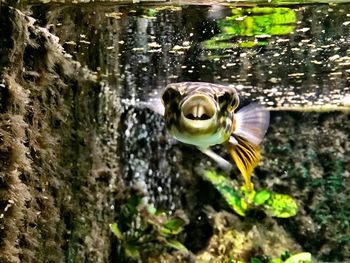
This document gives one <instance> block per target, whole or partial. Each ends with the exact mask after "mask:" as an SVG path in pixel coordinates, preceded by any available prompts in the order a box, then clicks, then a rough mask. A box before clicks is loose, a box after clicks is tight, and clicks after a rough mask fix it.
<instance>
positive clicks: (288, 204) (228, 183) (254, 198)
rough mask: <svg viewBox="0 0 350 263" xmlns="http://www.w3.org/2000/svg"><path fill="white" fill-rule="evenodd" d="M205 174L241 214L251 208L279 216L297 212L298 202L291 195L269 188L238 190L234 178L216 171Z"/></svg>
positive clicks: (288, 215)
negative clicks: (275, 191) (231, 178)
mask: <svg viewBox="0 0 350 263" xmlns="http://www.w3.org/2000/svg"><path fill="white" fill-rule="evenodd" d="M203 174H204V178H205V179H206V180H209V181H210V182H211V183H212V184H213V185H214V187H215V188H216V189H217V190H218V191H219V192H220V194H221V195H222V196H223V198H224V199H225V200H226V202H227V203H228V204H229V205H230V206H231V208H232V209H233V210H234V211H235V212H236V213H237V214H239V215H241V216H245V215H246V212H247V211H248V210H250V209H261V210H263V211H264V212H265V213H266V214H268V215H271V216H273V217H278V218H288V217H291V216H295V215H296V214H297V211H298V206H297V203H296V201H295V200H294V199H293V197H291V196H289V195H286V194H279V193H274V192H272V191H270V190H267V189H262V190H259V191H255V190H252V191H247V190H246V189H245V187H244V186H243V187H241V188H240V189H239V190H238V189H235V188H234V184H233V181H232V180H230V179H229V178H227V177H225V176H223V175H221V174H218V173H216V172H215V171H205V172H204V173H203Z"/></svg>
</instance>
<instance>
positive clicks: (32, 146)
mask: <svg viewBox="0 0 350 263" xmlns="http://www.w3.org/2000/svg"><path fill="white" fill-rule="evenodd" d="M1 13H2V15H1V16H0V24H1V29H0V30H1V33H6V34H2V36H6V37H2V39H1V40H0V54H1V60H0V69H1V71H0V83H1V86H0V102H1V107H0V182H1V183H0V217H1V218H0V261H1V262H4V263H7V262H11V263H12V262H63V261H66V262H107V261H108V256H109V250H110V232H109V228H108V223H106V221H109V220H110V221H112V219H113V217H114V211H113V210H111V209H106V208H105V207H106V204H111V203H112V204H113V202H114V200H113V199H112V197H111V196H114V193H113V192H112V191H108V190H107V191H106V189H107V188H108V185H109V184H110V183H111V180H113V181H115V180H116V179H115V177H116V174H115V173H111V172H108V170H107V169H106V168H105V167H104V160H101V159H100V158H98V157H97V153H98V152H101V151H103V150H104V148H103V147H104V146H103V145H102V144H98V142H97V133H98V129H97V128H96V126H95V125H96V123H97V112H98V107H99V106H98V96H97V94H98V93H99V91H100V89H99V85H98V83H97V82H95V81H93V79H94V77H93V76H92V75H91V74H90V72H89V71H87V70H84V69H82V68H81V67H80V65H79V64H78V63H77V62H74V61H72V60H70V59H69V58H67V56H66V54H65V53H64V51H63V49H62V47H61V46H60V45H59V43H58V41H59V40H58V38H57V37H55V36H54V35H52V34H51V33H49V32H48V30H47V29H45V28H41V27H39V26H37V24H36V22H35V20H34V19H32V18H30V17H28V16H26V15H24V14H23V13H21V12H20V11H18V10H16V9H14V8H11V7H8V6H6V5H3V6H1ZM3 14H6V15H3ZM97 164H98V165H97ZM109 173H110V174H111V175H110V176H107V177H105V176H104V175H105V174H109ZM101 193H104V195H102V194H101ZM111 200H113V202H111Z"/></svg>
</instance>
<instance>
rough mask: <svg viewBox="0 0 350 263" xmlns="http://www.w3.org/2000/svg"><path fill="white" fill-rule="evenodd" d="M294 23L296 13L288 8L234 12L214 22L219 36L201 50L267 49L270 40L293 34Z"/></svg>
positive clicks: (243, 9) (238, 9)
mask: <svg viewBox="0 0 350 263" xmlns="http://www.w3.org/2000/svg"><path fill="white" fill-rule="evenodd" d="M296 22H297V15H296V12H295V11H294V10H293V9H291V8H287V7H253V8H233V9H232V15H231V16H229V17H225V18H223V19H220V20H218V21H217V24H218V26H219V29H220V33H219V34H218V35H216V36H214V37H213V38H211V39H210V40H207V41H205V42H203V46H204V47H205V48H206V49H214V50H221V49H227V48H233V47H242V48H251V47H254V46H266V45H268V41H267V39H268V38H269V37H271V36H281V35H287V34H290V33H291V32H293V30H294V28H295V24H296ZM236 37H244V38H243V39H242V38H240V39H239V40H237V38H236Z"/></svg>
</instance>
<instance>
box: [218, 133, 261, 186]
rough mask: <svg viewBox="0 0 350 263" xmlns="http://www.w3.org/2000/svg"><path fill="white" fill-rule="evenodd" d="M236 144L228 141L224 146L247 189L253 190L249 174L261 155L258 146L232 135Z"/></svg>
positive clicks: (250, 174)
mask: <svg viewBox="0 0 350 263" xmlns="http://www.w3.org/2000/svg"><path fill="white" fill-rule="evenodd" d="M234 138H235V139H236V140H237V142H238V143H237V144H233V143H230V142H226V143H225V147H226V149H227V150H228V152H229V153H230V154H231V156H232V159H233V160H234V161H235V163H236V165H237V167H238V169H239V171H240V172H241V173H242V176H243V178H244V182H245V185H246V187H247V189H248V190H253V189H254V186H253V184H252V182H251V176H252V173H253V170H254V168H255V167H256V166H257V165H258V163H259V161H260V159H261V155H260V148H259V146H257V145H253V144H251V143H249V142H248V141H247V140H245V139H243V138H242V137H240V136H234Z"/></svg>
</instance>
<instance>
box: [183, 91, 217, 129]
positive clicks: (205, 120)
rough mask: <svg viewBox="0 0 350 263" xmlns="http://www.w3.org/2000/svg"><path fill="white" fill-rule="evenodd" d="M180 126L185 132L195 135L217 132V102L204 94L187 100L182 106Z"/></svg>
mask: <svg viewBox="0 0 350 263" xmlns="http://www.w3.org/2000/svg"><path fill="white" fill-rule="evenodd" d="M180 125H181V128H182V129H183V131H185V132H187V133H190V134H195V135H203V134H207V133H210V132H212V131H213V130H215V128H216V125H217V106H216V104H215V101H214V100H213V99H212V98H210V97H208V96H206V95H204V94H195V95H192V96H190V97H188V98H187V99H185V100H184V102H183V103H182V105H181V118H180Z"/></svg>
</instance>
